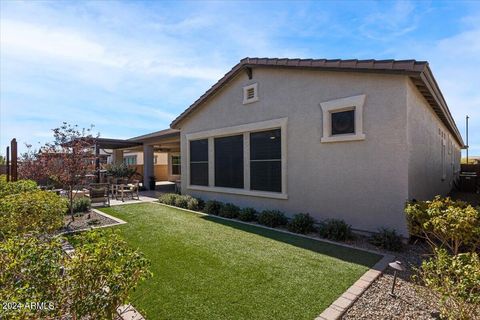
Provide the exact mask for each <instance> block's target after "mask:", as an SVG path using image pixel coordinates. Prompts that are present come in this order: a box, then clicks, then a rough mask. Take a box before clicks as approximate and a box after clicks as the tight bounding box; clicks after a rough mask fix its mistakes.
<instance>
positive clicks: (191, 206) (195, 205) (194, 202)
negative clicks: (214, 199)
mask: <svg viewBox="0 0 480 320" xmlns="http://www.w3.org/2000/svg"><path fill="white" fill-rule="evenodd" d="M187 209H188V210H194V211H197V210H199V209H200V204H199V201H198V199H196V198H194V197H189V199H188V200H187Z"/></svg>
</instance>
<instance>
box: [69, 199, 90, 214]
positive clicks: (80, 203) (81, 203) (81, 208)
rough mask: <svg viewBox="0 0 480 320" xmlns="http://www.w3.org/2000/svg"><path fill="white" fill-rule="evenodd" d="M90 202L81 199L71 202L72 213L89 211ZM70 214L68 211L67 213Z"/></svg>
mask: <svg viewBox="0 0 480 320" xmlns="http://www.w3.org/2000/svg"><path fill="white" fill-rule="evenodd" d="M90 207H91V201H90V199H88V198H86V197H83V198H78V199H75V200H74V201H73V213H79V212H88V211H90ZM68 213H70V210H69V211H68Z"/></svg>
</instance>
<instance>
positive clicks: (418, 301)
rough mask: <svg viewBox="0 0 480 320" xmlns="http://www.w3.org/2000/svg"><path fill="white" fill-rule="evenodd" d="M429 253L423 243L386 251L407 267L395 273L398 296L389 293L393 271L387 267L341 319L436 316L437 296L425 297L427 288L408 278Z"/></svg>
mask: <svg viewBox="0 0 480 320" xmlns="http://www.w3.org/2000/svg"><path fill="white" fill-rule="evenodd" d="M428 252H429V251H428V248H427V247H425V246H424V245H422V244H409V245H407V246H406V247H405V249H404V251H402V252H389V253H390V254H393V255H395V256H396V260H399V261H401V262H402V264H403V265H404V266H405V267H406V269H407V270H406V271H404V272H399V273H397V276H398V277H397V282H396V285H395V294H396V295H397V297H396V298H394V297H391V296H390V295H389V294H388V293H389V292H390V289H391V286H392V282H393V270H392V269H390V268H387V269H386V270H385V272H384V273H383V275H382V276H381V277H379V278H378V279H377V280H376V281H375V282H374V283H373V284H372V285H371V286H370V287H369V288H368V289H367V290H366V291H365V292H364V293H363V295H362V296H360V298H359V299H358V300H357V301H356V302H355V303H354V304H353V306H352V307H351V308H350V309H349V310H348V311H347V312H346V313H345V314H344V316H343V319H439V316H438V315H439V313H438V304H437V301H436V299H435V298H434V297H432V296H430V297H428V292H427V291H426V289H425V288H424V287H422V286H419V285H416V284H415V283H414V281H413V280H412V279H411V276H412V275H413V268H414V267H417V266H419V265H420V264H421V261H422V260H423V259H425V258H426V257H427V255H428ZM425 297H428V298H425Z"/></svg>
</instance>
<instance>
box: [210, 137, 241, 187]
mask: <svg viewBox="0 0 480 320" xmlns="http://www.w3.org/2000/svg"><path fill="white" fill-rule="evenodd" d="M215 186H216V187H227V188H243V135H236V136H230V137H222V138H215Z"/></svg>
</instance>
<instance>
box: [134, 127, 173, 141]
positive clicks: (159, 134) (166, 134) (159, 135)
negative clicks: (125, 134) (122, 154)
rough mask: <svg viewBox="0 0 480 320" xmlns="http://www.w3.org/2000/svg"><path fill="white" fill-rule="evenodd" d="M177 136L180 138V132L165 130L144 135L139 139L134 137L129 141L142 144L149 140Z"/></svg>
mask: <svg viewBox="0 0 480 320" xmlns="http://www.w3.org/2000/svg"><path fill="white" fill-rule="evenodd" d="M175 136H180V131H179V130H176V129H164V130H160V131H156V132H152V133H148V134H144V135H142V136H138V137H133V138H130V139H128V141H137V142H142V141H144V140H147V139H152V138H169V137H175Z"/></svg>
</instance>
